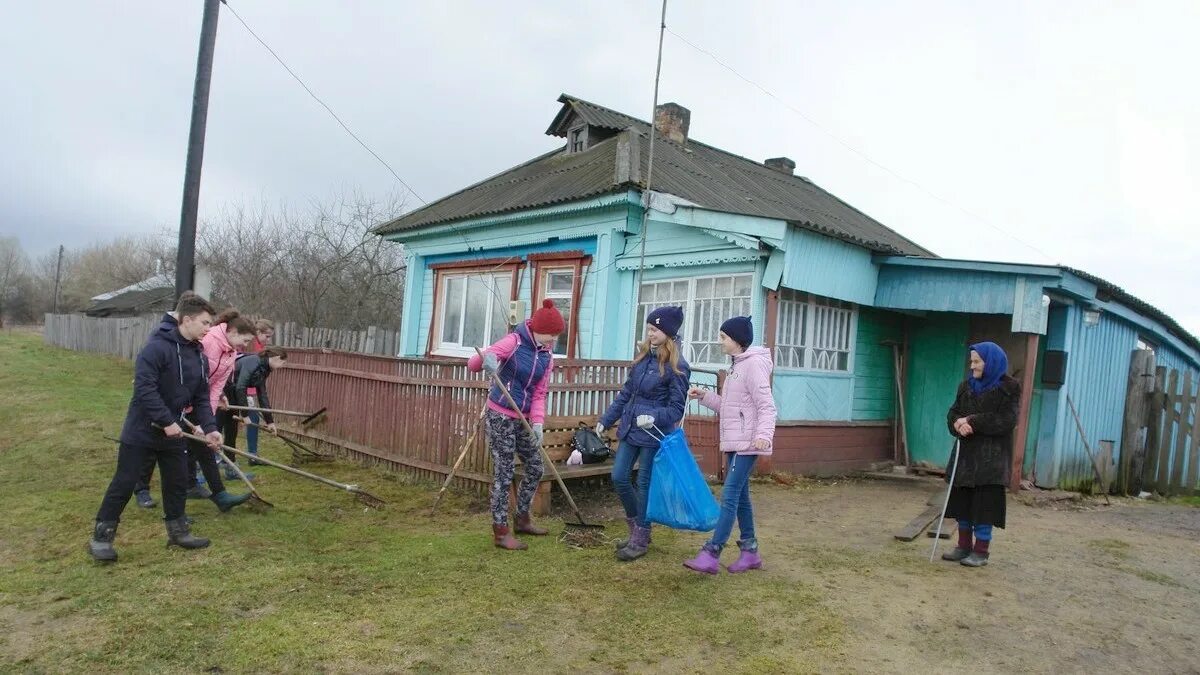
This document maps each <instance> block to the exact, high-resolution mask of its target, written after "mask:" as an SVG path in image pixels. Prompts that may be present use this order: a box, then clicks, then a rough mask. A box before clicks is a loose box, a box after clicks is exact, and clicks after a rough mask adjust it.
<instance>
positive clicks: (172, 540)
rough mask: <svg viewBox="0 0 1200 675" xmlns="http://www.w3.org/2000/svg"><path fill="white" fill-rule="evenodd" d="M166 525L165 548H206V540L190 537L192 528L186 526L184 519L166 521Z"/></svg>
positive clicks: (207, 542) (185, 519)
mask: <svg viewBox="0 0 1200 675" xmlns="http://www.w3.org/2000/svg"><path fill="white" fill-rule="evenodd" d="M166 523H167V546H168V547H169V546H179V547H180V548H204V547H206V546H208V544H209V541H208V540H207V539H201V538H200V537H193V536H192V528H191V527H190V526H189V525H188V522H187V518H186V517H180V518H176V519H175V520H168V521H166Z"/></svg>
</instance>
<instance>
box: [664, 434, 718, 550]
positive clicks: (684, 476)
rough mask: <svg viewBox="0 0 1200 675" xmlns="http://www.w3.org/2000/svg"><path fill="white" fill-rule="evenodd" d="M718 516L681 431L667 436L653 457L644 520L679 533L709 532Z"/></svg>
mask: <svg viewBox="0 0 1200 675" xmlns="http://www.w3.org/2000/svg"><path fill="white" fill-rule="evenodd" d="M720 515H721V507H720V506H718V505H717V500H716V498H714V497H713V494H712V490H709V489H708V482H707V481H705V480H704V474H702V473H700V467H699V466H697V464H696V458H695V457H693V456H692V450H691V448H689V447H688V444H687V438H686V437H685V436H684V435H683V429H676V430H675V431H673V432H671V433H670V434H667V436H666V437H665V438H663V440H662V443H661V444H660V445H659V448H658V452H657V453H656V454H655V455H654V471H653V472H651V474H650V497H649V498H648V500H647V503H646V518H647V519H648V520H650V522H654V523H660V524H662V525H666V526H667V527H673V528H675V529H678V530H695V531H697V532H709V531H711V530H712V529H713V528H715V527H716V526H717V518H718V517H720Z"/></svg>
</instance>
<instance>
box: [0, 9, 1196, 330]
mask: <svg viewBox="0 0 1200 675" xmlns="http://www.w3.org/2000/svg"><path fill="white" fill-rule="evenodd" d="M230 1H231V2H232V3H233V6H234V7H235V8H236V9H237V11H238V12H239V13H240V14H241V15H242V17H243V18H244V19H246V21H247V22H248V23H249V24H250V26H251V27H252V28H254V29H255V31H256V32H258V34H259V35H260V36H262V37H263V38H264V39H265V40H266V41H267V42H268V44H270V45H271V46H272V47H273V48H274V49H275V50H276V51H277V52H278V53H279V54H280V55H281V56H282V57H283V58H284V59H285V60H286V61H287V62H288V63H289V64H290V65H291V66H292V68H293V69H294V70H296V71H297V72H298V73H299V74H300V76H301V77H303V78H304V79H305V80H306V81H307V82H308V84H309V85H310V86H311V87H312V88H313V89H314V90H315V91H316V92H317V93H318V94H319V95H320V96H322V97H323V98H324V99H325V100H326V102H327V103H329V104H330V105H331V106H332V107H333V108H334V110H336V111H337V112H338V113H339V114H340V115H341V116H342V117H343V119H344V120H345V121H346V122H347V123H348V124H349V125H350V126H351V128H352V129H354V130H355V131H356V132H357V133H358V134H359V135H360V136H361V137H362V138H363V139H364V140H366V142H367V143H368V144H370V145H371V146H372V147H373V148H374V149H375V150H376V151H377V152H378V153H379V154H380V155H382V156H383V157H385V158H386V159H387V160H388V162H389V163H390V164H391V165H392V166H393V167H394V168H395V170H396V171H397V172H398V173H399V174H400V175H401V176H402V177H403V178H404V180H405V181H407V182H408V183H409V184H410V185H412V187H413V188H414V189H415V190H416V191H417V193H418V194H420V195H421V197H423V198H425V199H427V200H432V199H434V198H436V197H439V196H442V195H444V194H446V193H448V192H452V191H454V190H457V189H459V188H461V187H464V186H465V185H467V184H469V183H472V182H475V181H477V180H479V179H480V178H483V177H486V176H489V175H491V174H493V173H496V172H498V171H501V170H503V169H505V168H508V167H510V166H513V165H516V164H519V163H521V162H524V161H525V160H527V159H530V158H532V157H533V156H535V155H537V154H539V153H542V152H545V151H546V150H549V149H551V148H553V147H555V146H557V145H559V144H560V143H561V141H560V140H559V139H557V138H552V137H548V136H545V135H544V133H543V132H544V131H545V129H546V127H547V126H548V125H549V122H550V120H551V119H552V118H553V116H554V114H555V113H556V112H557V110H558V104H556V103H555V99H556V98H557V96H558V95H559V93H561V92H569V93H571V94H574V95H577V96H580V97H583V98H585V99H588V100H592V101H594V102H597V103H600V104H602V105H606V106H608V107H611V108H615V109H617V110H620V111H623V112H626V113H629V114H633V115H635V116H638V117H641V118H643V119H645V118H647V117H648V116H649V109H650V105H651V100H652V85H653V76H654V54H655V47H656V38H657V24H658V13H659V8H660V5H659V3H658V2H657V1H656V0H647V1H642V2H621V1H618V0H604V1H603V2H588V1H586V0H585V1H583V2H574V3H563V2H515V3H498V2H455V1H446V2H437V3H434V2H422V3H410V2H399V1H396V0H375V1H367V0H355V1H353V2H328V1H325V2H316V1H309V0H230ZM1104 5H1114V6H1113V7H1107V8H1104V7H1103V6H1104ZM1116 5H1120V6H1116ZM201 6H202V3H201V0H172V1H170V2H163V1H162V0H141V1H138V0H116V1H115V2H92V1H88V2H54V1H52V0H47V1H45V2H20V3H18V2H8V3H5V12H4V19H5V20H4V22H3V26H2V27H0V31H2V35H3V39H0V62H2V63H4V66H3V68H0V92H2V93H3V104H2V105H0V153H3V157H4V160H3V162H0V233H2V234H5V235H8V234H14V233H15V234H17V235H19V236H20V238H21V241H22V243H23V244H24V246H25V248H26V250H27V251H28V252H29V253H30V254H31V255H39V254H41V253H43V252H45V251H48V250H50V249H51V248H53V247H54V246H56V245H57V244H59V243H65V244H67V245H68V246H75V245H80V244H84V243H88V242H92V241H96V240H101V239H106V238H111V237H113V236H115V235H118V234H121V233H140V232H150V231H155V230H158V229H161V228H163V227H164V226H166V227H175V226H176V225H177V223H178V219H179V202H180V196H181V191H182V176H183V164H184V154H185V150H186V144H187V132H188V119H189V113H190V105H191V91H192V81H193V77H194V74H195V60H196V48H197V41H198V35H199V27H200V17H201ZM667 24H668V26H669V27H670V28H671V30H673V31H674V32H676V33H678V34H679V35H680V36H682V37H683V38H686V39H687V40H688V41H690V42H692V43H694V44H695V45H697V46H698V47H701V48H704V49H706V50H708V51H710V52H712V54H714V55H715V56H717V57H718V58H720V59H721V60H722V61H724V62H725V63H726V64H728V65H729V66H731V67H732V68H734V69H736V70H737V71H738V72H740V73H741V74H742V75H744V76H745V77H748V78H750V79H752V80H754V81H756V82H758V83H759V84H761V85H762V86H763V87H765V88H766V89H768V90H770V91H771V92H772V93H773V94H774V95H775V96H777V97H778V98H779V99H781V100H782V101H783V102H785V103H786V104H787V105H784V104H781V103H780V102H778V101H776V100H774V99H772V98H771V97H768V96H767V95H765V94H764V93H762V92H761V91H760V90H758V89H756V88H754V87H753V86H751V85H748V84H746V83H745V82H743V81H742V80H740V79H739V78H738V77H737V76H736V75H734V74H733V73H731V72H729V71H728V70H726V69H725V68H723V67H721V66H720V65H718V64H717V63H715V62H714V61H713V60H712V59H711V58H710V57H709V56H706V55H705V54H702V53H700V52H698V51H696V50H695V49H693V48H692V47H690V46H688V45H687V44H685V43H684V42H682V41H681V40H680V39H679V38H677V37H674V36H672V35H671V34H669V33H668V35H667V39H666V46H665V50H664V61H663V76H662V91H661V100H662V101H664V102H665V101H676V102H678V103H680V104H681V105H684V106H686V107H688V108H690V109H691V111H692V126H691V136H692V137H693V138H696V139H697V140H701V141H704V142H706V143H709V144H711V145H715V146H717V147H720V148H723V149H726V150H729V151H731V152H735V153H738V154H741V155H744V156H746V157H751V158H755V159H763V158H766V157H773V156H777V155H786V156H788V157H792V158H793V159H795V160H796V163H797V173H800V174H802V175H805V176H808V177H809V178H811V179H812V180H813V181H815V182H816V183H818V184H819V185H821V186H822V187H824V188H826V189H828V190H830V191H831V192H833V193H835V194H836V195H838V196H839V197H841V198H842V199H844V200H846V201H848V202H850V203H851V204H853V205H855V206H856V207H858V208H860V209H861V210H863V211H865V212H867V213H869V214H871V215H872V216H874V217H875V218H877V219H879V220H880V221H881V222H883V223H884V224H885V225H888V226H889V227H891V228H893V229H895V230H898V231H900V232H902V233H903V234H905V235H906V236H908V237H910V238H912V239H914V240H916V241H917V242H919V243H921V244H923V245H924V246H926V247H928V248H930V249H932V250H934V251H935V252H937V253H938V254H940V255H943V256H951V257H968V258H981V259H989V260H1012V261H1019V262H1032V263H1048V262H1057V263H1063V264H1067V265H1071V266H1075V267H1080V268H1082V269H1084V270H1087V271H1089V272H1091V273H1093V274H1096V275H1098V276H1101V277H1104V278H1107V279H1109V280H1110V281H1112V282H1114V283H1116V284H1118V285H1120V286H1122V287H1124V288H1126V289H1127V290H1129V291H1131V292H1133V293H1134V294H1136V295H1138V296H1140V297H1141V298H1143V299H1145V300H1147V301H1149V302H1150V303H1152V304H1154V305H1157V306H1158V307H1160V308H1162V309H1163V310H1165V311H1167V312H1168V313H1170V314H1172V315H1173V316H1174V317H1176V318H1177V319H1178V320H1179V321H1180V322H1181V323H1182V324H1183V325H1184V326H1185V327H1187V328H1188V329H1189V330H1190V331H1191V332H1193V333H1194V334H1200V247H1197V246H1196V245H1195V242H1194V240H1195V236H1194V235H1193V234H1192V232H1193V231H1195V229H1196V226H1197V221H1198V220H1200V218H1198V216H1197V213H1198V210H1197V207H1196V204H1195V202H1196V200H1197V197H1198V196H1200V87H1197V85H1196V83H1197V75H1196V71H1195V68H1196V65H1197V64H1200V40H1197V39H1195V36H1196V34H1197V33H1198V32H1200V2H1195V1H1194V0H1180V1H1178V2H1165V1H1164V2H1159V1H1154V2H1139V3H1132V2H1122V3H1117V2H1112V3H1104V2H1094V1H1085V2H1064V1H1061V0H1056V1H1055V2H1044V1H1036V2H1020V1H1017V2H1005V3H995V2H973V3H972V2H963V1H961V0H948V1H945V2H935V1H925V0H923V1H921V2H908V3H901V2H876V3H872V2H853V3H847V2H840V1H830V2H803V3H798V2H794V0H783V1H780V2H742V3H736V4H735V3H730V2H727V1H726V0H686V1H684V0H674V2H672V3H671V4H670V6H669V7H668V14H667ZM1189 45H1190V46H1189ZM789 106H790V107H791V108H795V109H796V110H798V111H800V113H802V114H803V115H804V116H805V117H807V118H809V119H810V120H812V121H814V122H815V123H816V125H814V124H813V123H811V122H810V121H806V119H805V117H802V116H801V115H799V114H797V113H796V112H794V111H793V110H791V109H789ZM817 125H819V126H817ZM831 136H832V137H836V139H838V140H835V139H834V138H832V137H831ZM847 145H848V146H850V147H852V148H853V149H854V150H850V149H848V148H847V147H846V146H847ZM856 151H857V152H856ZM860 153H861V154H860ZM863 155H865V156H866V157H869V158H870V161H868V160H867V159H864V157H863ZM880 165H882V166H883V167H886V168H887V170H885V169H883V168H881V166H880ZM913 183H915V184H916V186H914V184H913ZM350 190H360V191H362V192H364V193H366V194H368V195H385V194H387V193H389V192H401V191H402V190H403V189H402V188H401V187H400V186H399V185H398V184H397V183H396V181H395V179H394V178H393V177H392V176H391V175H390V174H389V173H388V172H387V171H386V170H384V169H383V167H381V166H380V165H379V164H378V163H377V162H376V161H375V160H374V159H373V158H371V157H370V155H368V154H367V153H366V152H365V151H364V150H362V148H360V147H359V146H358V145H357V144H355V143H354V141H353V140H351V139H350V138H349V137H348V136H346V134H345V133H344V132H343V131H342V130H341V128H340V127H338V126H337V124H336V123H335V122H334V121H333V120H332V119H331V118H330V117H329V116H328V114H327V113H326V112H325V111H324V110H323V109H321V108H320V107H319V106H318V105H317V104H316V103H315V102H314V101H313V100H312V99H310V98H309V97H308V95H307V94H306V93H305V92H304V90H303V89H301V87H300V86H299V85H298V84H296V82H295V81H293V80H292V79H291V78H290V77H289V76H288V74H287V73H286V72H285V71H284V70H283V69H282V68H281V67H280V66H279V65H278V64H277V63H276V62H275V61H274V60H273V59H272V57H271V56H270V54H268V53H267V52H266V51H265V50H264V49H263V48H262V47H261V46H260V45H259V44H258V43H257V42H255V41H254V39H253V38H252V37H251V36H250V35H249V33H247V31H246V30H245V29H244V28H243V27H242V25H241V24H239V23H238V22H237V20H236V19H235V18H234V17H233V16H232V15H231V14H229V13H228V12H224V11H223V12H222V15H221V19H220V25H219V29H218V37H217V49H216V63H215V67H214V73H213V85H212V98H211V104H210V110H209V122H208V142H207V148H206V153H205V162H204V181H203V187H202V196H201V218H203V217H204V216H205V214H212V213H215V212H216V211H217V210H218V209H220V207H221V206H222V205H224V204H228V203H230V202H236V201H248V202H260V201H264V200H265V201H267V202H269V203H280V202H284V203H288V204H302V203H304V202H306V201H308V200H310V199H313V198H318V199H320V198H328V197H330V196H332V195H334V194H337V193H341V192H345V191H350ZM930 193H933V195H936V197H935V196H931V194H930ZM416 203H417V202H416V201H415V200H410V204H414V205H415V204H416Z"/></svg>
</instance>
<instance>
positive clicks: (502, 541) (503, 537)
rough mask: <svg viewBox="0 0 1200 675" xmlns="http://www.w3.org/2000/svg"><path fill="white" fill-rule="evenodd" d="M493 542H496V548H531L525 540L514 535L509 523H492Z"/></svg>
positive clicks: (515, 549) (512, 549) (514, 549)
mask: <svg viewBox="0 0 1200 675" xmlns="http://www.w3.org/2000/svg"><path fill="white" fill-rule="evenodd" d="M492 542H493V543H494V544H496V548H502V549H504V550H506V551H524V550H525V549H527V548H529V545H528V544H526V543H525V542H523V541H521V540H520V539H517V538H516V537H514V536H512V532H510V531H509V529H508V526H507V525H497V524H495V523H492Z"/></svg>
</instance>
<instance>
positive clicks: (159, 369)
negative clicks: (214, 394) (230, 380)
mask: <svg viewBox="0 0 1200 675" xmlns="http://www.w3.org/2000/svg"><path fill="white" fill-rule="evenodd" d="M187 410H191V413H189V415H188V417H189V418H190V419H192V420H194V421H196V422H197V423H198V424H199V425H200V427H201V428H202V429H204V431H205V433H209V432H212V431H216V430H217V423H216V420H214V419H213V413H212V408H211V406H210V404H209V402H208V362H207V361H206V360H205V358H204V354H203V353H202V352H201V351H200V343H199V342H193V341H191V340H188V339H186V338H184V337H183V335H181V334H180V333H179V322H177V321H176V320H175V317H173V316H171V315H170V314H167V315H166V316H164V317H163V321H162V323H161V324H159V326H158V330H156V331H154V333H152V334H151V335H150V339H149V340H147V341H146V346H144V347H142V351H140V352H138V357H137V362H136V363H135V364H134V368H133V398H132V399H131V400H130V401H129V411H128V412H127V413H125V426H124V428H122V429H121V442H122V443H128V444H129V445H137V446H141V447H157V446H159V444H161V443H162V442H163V441H164V440H165V439H166V435H165V434H163V432H162V430H160V429H155V428H154V426H153V425H154V424H157V425H159V426H163V427H166V426H170V425H171V424H173V423H175V422H178V421H179V420H180V418H181V417H182V416H183V414H184V412H185V411H187ZM184 426H185V428H184V431H188V429H187V428H186V425H184Z"/></svg>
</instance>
